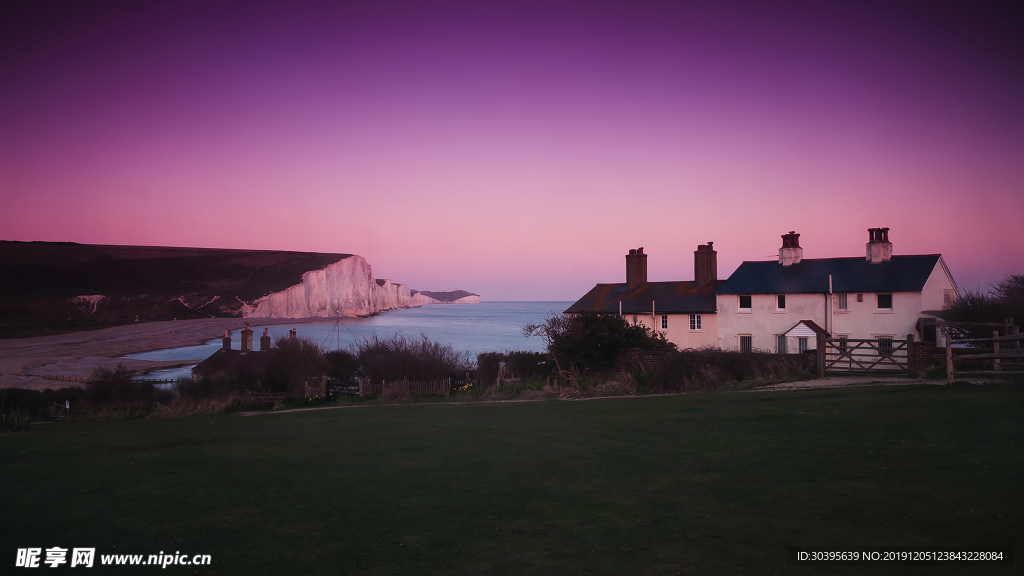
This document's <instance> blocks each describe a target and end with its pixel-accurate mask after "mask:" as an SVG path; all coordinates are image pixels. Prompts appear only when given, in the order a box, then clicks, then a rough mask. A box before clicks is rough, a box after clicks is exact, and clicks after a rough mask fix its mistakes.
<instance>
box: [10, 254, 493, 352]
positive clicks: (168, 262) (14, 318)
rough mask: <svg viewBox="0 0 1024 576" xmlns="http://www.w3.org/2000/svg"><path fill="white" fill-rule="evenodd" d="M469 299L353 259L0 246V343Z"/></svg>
mask: <svg viewBox="0 0 1024 576" xmlns="http://www.w3.org/2000/svg"><path fill="white" fill-rule="evenodd" d="M467 298H468V299H467ZM473 298H475V299H476V301H479V296H476V295H475V294H470V293H469V292H465V291H462V290H457V291H454V292H417V291H415V290H412V289H410V288H409V287H408V286H406V285H404V284H398V283H394V282H392V281H391V280H385V279H376V278H374V277H373V273H372V271H371V269H370V264H369V263H367V262H366V260H365V259H363V258H362V257H361V256H357V255H354V254H332V253H318V252H286V251H272V250H224V249H212V248H177V247H160V246H109V245H95V244H76V243H73V242H11V241H0V337H19V336H31V335H38V334H45V333H51V332H52V331H67V330H82V329H89V328H99V327H103V326H113V325H118V324H127V323H133V322H142V321H153V320H171V319H189V318H213V317H247V318H308V317H334V316H366V315H370V314H374V313H377V312H382V311H386V310H395V309H398V308H410V307H415V306H422V305H424V304H434V303H442V302H462V301H467V302H469V301H473V300H472V299H473Z"/></svg>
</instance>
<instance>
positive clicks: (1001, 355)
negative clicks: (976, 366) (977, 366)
mask: <svg viewBox="0 0 1024 576" xmlns="http://www.w3.org/2000/svg"><path fill="white" fill-rule="evenodd" d="M1007 332H1008V334H1006V335H1005V336H1000V335H999V331H998V330H993V331H992V337H991V338H965V339H962V340H956V343H957V344H971V345H974V346H977V345H979V344H981V345H983V346H984V347H985V348H991V350H992V351H991V352H988V351H985V352H979V353H977V354H957V355H955V356H954V354H953V343H954V341H953V338H946V382H947V383H949V384H952V383H953V375H954V367H953V364H954V361H962V360H968V361H970V360H974V361H977V360H991V361H992V371H993V372H1003V371H1004V369H1007V368H1008V369H1010V370H1019V369H1022V368H1024V349H1022V348H1021V345H1022V342H1024V334H1021V333H1020V327H1019V326H1012V327H1011V328H1010V329H1008V330H1007ZM989 345H990V346H989ZM975 373H977V371H975Z"/></svg>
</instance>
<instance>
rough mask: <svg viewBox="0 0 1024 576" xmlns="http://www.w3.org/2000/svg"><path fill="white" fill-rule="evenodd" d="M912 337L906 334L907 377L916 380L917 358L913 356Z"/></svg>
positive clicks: (913, 345)
mask: <svg viewBox="0 0 1024 576" xmlns="http://www.w3.org/2000/svg"><path fill="white" fill-rule="evenodd" d="M914 348H916V346H915V344H914V335H913V334H907V375H908V376H910V377H911V378H917V358H916V355H915V354H914Z"/></svg>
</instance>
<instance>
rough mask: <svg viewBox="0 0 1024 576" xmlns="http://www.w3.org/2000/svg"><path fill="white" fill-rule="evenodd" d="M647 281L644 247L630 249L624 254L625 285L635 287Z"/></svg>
mask: <svg viewBox="0 0 1024 576" xmlns="http://www.w3.org/2000/svg"><path fill="white" fill-rule="evenodd" d="M646 283H647V254H644V249H643V248H642V247H641V248H638V249H636V250H633V249H630V251H629V254H627V255H626V285H627V286H628V287H630V288H636V287H637V286H640V285H641V284H646Z"/></svg>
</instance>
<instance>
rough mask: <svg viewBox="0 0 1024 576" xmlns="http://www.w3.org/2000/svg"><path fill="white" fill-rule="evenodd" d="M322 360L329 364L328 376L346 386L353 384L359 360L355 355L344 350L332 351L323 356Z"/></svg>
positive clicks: (357, 372)
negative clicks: (324, 359)
mask: <svg viewBox="0 0 1024 576" xmlns="http://www.w3.org/2000/svg"><path fill="white" fill-rule="evenodd" d="M324 358H326V359H327V361H328V362H329V363H330V364H331V369H330V371H328V373H327V375H328V376H330V377H331V378H333V379H335V380H339V381H341V382H344V383H346V384H349V383H352V382H355V379H356V376H357V375H358V374H359V359H358V358H356V357H355V355H353V354H352V353H351V352H346V351H345V350H334V351H333V352H328V353H327V354H324Z"/></svg>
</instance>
